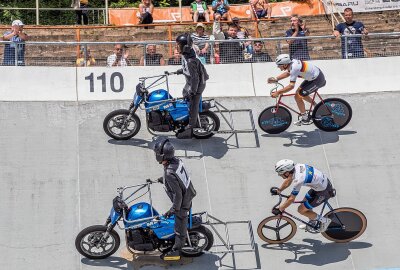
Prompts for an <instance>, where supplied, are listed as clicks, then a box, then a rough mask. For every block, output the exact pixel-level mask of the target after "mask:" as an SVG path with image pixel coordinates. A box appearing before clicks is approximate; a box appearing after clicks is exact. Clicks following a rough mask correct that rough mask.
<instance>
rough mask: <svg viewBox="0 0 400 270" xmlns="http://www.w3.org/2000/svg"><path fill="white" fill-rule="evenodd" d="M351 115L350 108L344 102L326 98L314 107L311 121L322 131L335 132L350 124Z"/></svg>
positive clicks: (338, 99)
mask: <svg viewBox="0 0 400 270" xmlns="http://www.w3.org/2000/svg"><path fill="white" fill-rule="evenodd" d="M352 115H353V112H352V109H351V106H350V105H349V103H347V102H346V101H345V100H343V99H340V98H327V99H324V100H322V101H321V102H320V103H318V104H317V105H316V106H315V108H314V110H313V113H312V120H313V122H314V125H315V126H317V128H319V129H321V130H323V131H328V132H329V131H337V130H339V129H342V128H344V127H345V126H346V125H347V124H348V123H349V122H350V120H351V117H352Z"/></svg>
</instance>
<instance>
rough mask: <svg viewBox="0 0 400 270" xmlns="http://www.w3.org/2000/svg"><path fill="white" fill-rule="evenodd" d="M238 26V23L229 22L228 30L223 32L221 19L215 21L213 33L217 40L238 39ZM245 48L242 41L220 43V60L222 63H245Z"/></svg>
mask: <svg viewBox="0 0 400 270" xmlns="http://www.w3.org/2000/svg"><path fill="white" fill-rule="evenodd" d="M237 33H238V27H237V26H236V24H233V23H230V24H228V31H227V32H222V30H221V27H220V23H219V21H214V26H213V35H214V37H215V39H216V40H232V39H238V37H237ZM243 49H244V46H243V44H242V43H241V42H222V43H220V44H219V50H220V62H221V64H228V63H243V60H244V58H243Z"/></svg>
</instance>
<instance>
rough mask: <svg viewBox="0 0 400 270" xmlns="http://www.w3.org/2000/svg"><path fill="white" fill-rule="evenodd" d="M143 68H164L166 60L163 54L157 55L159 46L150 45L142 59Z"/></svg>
mask: <svg viewBox="0 0 400 270" xmlns="http://www.w3.org/2000/svg"><path fill="white" fill-rule="evenodd" d="M139 64H140V65H141V66H164V65H165V60H164V56H163V55H162V54H159V53H157V46H156V45H155V44H149V45H147V48H146V54H145V55H144V56H142V57H141V58H140V63H139Z"/></svg>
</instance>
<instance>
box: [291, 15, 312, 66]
mask: <svg viewBox="0 0 400 270" xmlns="http://www.w3.org/2000/svg"><path fill="white" fill-rule="evenodd" d="M290 22H291V27H290V29H289V30H287V31H286V37H305V36H309V35H310V31H309V30H308V29H307V27H306V22H305V21H304V20H302V19H301V18H300V17H299V16H298V15H292V17H291V18H290ZM287 43H288V44H289V54H290V58H291V59H298V60H310V55H309V54H308V46H307V44H308V41H307V39H290V40H287Z"/></svg>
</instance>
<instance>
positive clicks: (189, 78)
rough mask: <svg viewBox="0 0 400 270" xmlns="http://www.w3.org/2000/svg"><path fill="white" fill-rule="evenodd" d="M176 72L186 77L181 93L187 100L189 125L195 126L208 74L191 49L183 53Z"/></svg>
mask: <svg viewBox="0 0 400 270" xmlns="http://www.w3.org/2000/svg"><path fill="white" fill-rule="evenodd" d="M178 73H183V74H184V75H185V79H186V85H185V87H184V88H183V92H182V95H183V97H184V98H185V99H187V100H188V102H189V125H190V126H191V127H197V126H198V121H197V116H198V114H199V103H200V99H201V94H202V93H203V91H204V89H205V88H206V81H207V80H208V79H209V76H208V74H207V71H206V69H205V67H204V65H203V64H202V63H201V62H200V59H198V58H197V57H196V53H195V52H194V50H193V49H191V50H190V53H184V54H183V57H182V69H180V70H178Z"/></svg>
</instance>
